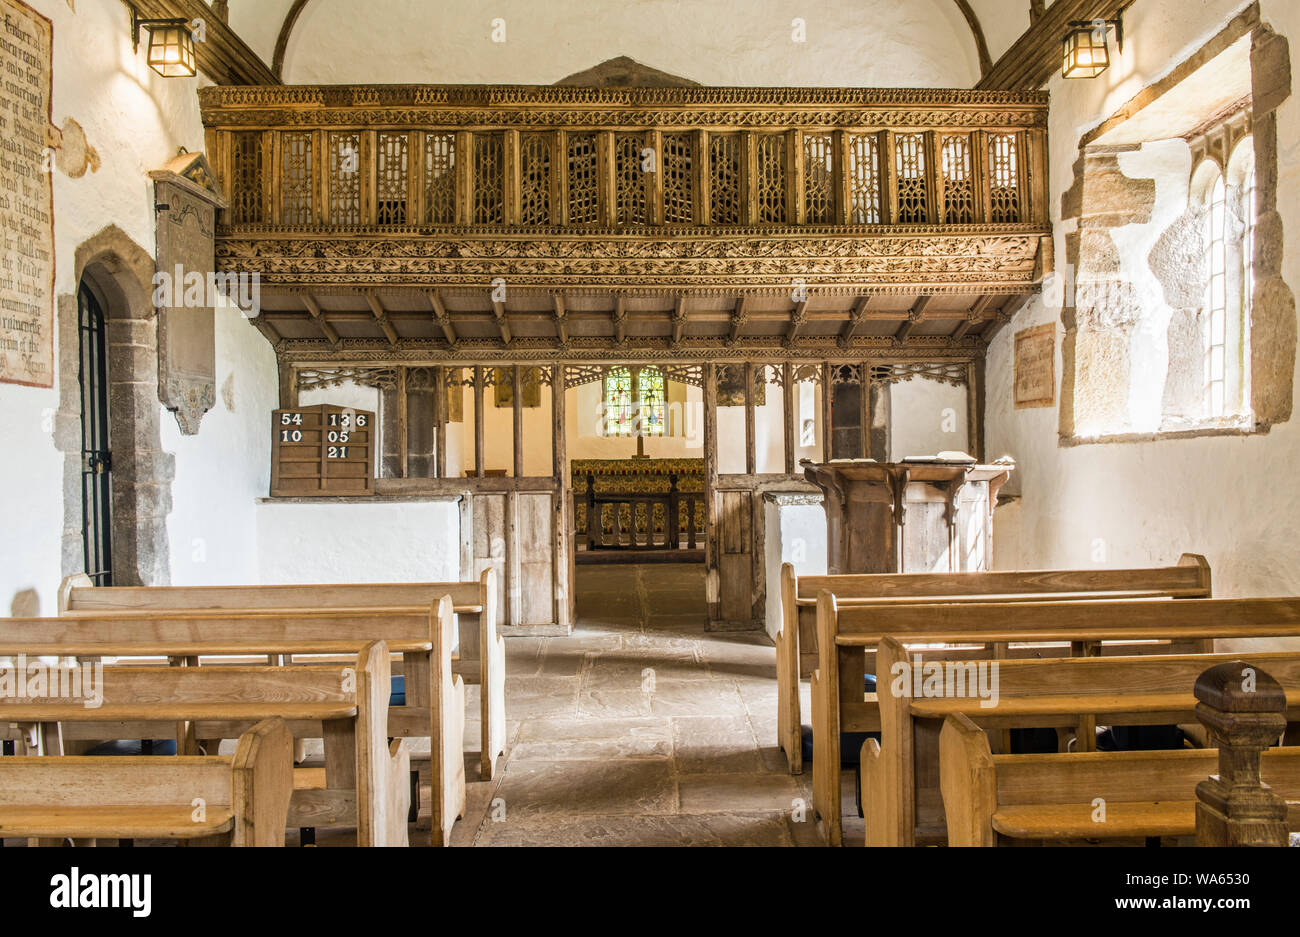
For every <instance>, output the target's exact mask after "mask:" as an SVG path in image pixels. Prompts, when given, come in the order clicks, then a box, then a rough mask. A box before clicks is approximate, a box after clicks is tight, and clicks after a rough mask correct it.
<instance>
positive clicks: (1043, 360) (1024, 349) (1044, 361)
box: [1015, 322, 1056, 410]
mask: <svg viewBox="0 0 1300 937" xmlns="http://www.w3.org/2000/svg"><path fill="white" fill-rule="evenodd" d="M1015 388H1016V389H1015V395H1016V409H1017V410H1025V409H1029V408H1031V407H1051V406H1054V405H1055V404H1056V323H1054V322H1047V323H1044V324H1043V325H1036V326H1034V327H1033V328H1032V329H1025V330H1024V331H1022V332H1017V333H1016V371H1015Z"/></svg>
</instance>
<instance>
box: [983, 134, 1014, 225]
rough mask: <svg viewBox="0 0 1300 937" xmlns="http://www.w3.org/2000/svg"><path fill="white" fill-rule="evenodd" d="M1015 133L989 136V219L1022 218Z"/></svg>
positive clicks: (1008, 220)
mask: <svg viewBox="0 0 1300 937" xmlns="http://www.w3.org/2000/svg"><path fill="white" fill-rule="evenodd" d="M1019 162H1020V160H1019V153H1018V152H1017V147H1016V136H1015V134H1011V133H995V134H992V135H990V136H989V201H990V208H989V221H992V222H994V223H1006V222H1016V221H1019V220H1020V218H1021V206H1020V166H1019Z"/></svg>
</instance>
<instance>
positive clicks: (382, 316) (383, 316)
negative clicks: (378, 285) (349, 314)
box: [366, 293, 397, 345]
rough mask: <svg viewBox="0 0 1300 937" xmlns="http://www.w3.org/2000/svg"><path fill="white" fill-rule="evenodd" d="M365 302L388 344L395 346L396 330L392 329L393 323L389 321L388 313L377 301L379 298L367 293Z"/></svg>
mask: <svg viewBox="0 0 1300 937" xmlns="http://www.w3.org/2000/svg"><path fill="white" fill-rule="evenodd" d="M366 302H367V303H369V305H370V311H371V313H372V314H373V315H374V317H375V321H376V322H378V323H379V327H380V328H381V329H383V330H384V335H385V336H387V338H388V344H390V345H396V344H397V330H396V329H395V328H393V323H392V322H390V321H389V319H388V311H387V310H386V309H384V306H383V304H382V303H381V302H380V301H379V297H378V296H376V295H375V294H374V293H367V294H366Z"/></svg>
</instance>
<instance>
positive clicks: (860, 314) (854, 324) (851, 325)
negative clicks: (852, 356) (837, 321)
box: [839, 296, 871, 348]
mask: <svg viewBox="0 0 1300 937" xmlns="http://www.w3.org/2000/svg"><path fill="white" fill-rule="evenodd" d="M870 302H871V297H870V296H859V297H858V298H857V299H856V300H854V301H853V308H852V309H850V310H849V318H848V321H847V322H845V323H844V327H843V328H841V329H840V338H839V342H840V347H841V348H848V347H849V343H850V342H852V341H853V333H854V332H856V331H857V330H858V326H859V325H861V324H862V320H863V319H864V318H866V315H867V305H868V304H869V303H870Z"/></svg>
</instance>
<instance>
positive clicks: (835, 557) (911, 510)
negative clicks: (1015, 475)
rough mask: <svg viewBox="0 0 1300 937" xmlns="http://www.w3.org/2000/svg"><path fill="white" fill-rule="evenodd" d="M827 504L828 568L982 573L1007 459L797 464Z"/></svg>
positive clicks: (844, 571)
mask: <svg viewBox="0 0 1300 937" xmlns="http://www.w3.org/2000/svg"><path fill="white" fill-rule="evenodd" d="M801 464H802V465H803V467H804V476H805V477H806V478H807V479H808V481H810V482H812V483H813V484H814V485H817V486H818V487H819V488H821V490H822V492H823V494H824V496H825V498H824V503H825V505H826V566H827V572H828V573H830V574H831V575H837V574H850V573H949V572H954V573H955V572H979V571H984V570H988V569H989V568H990V566H991V564H992V559H993V507H994V505H995V504H996V503H997V495H998V489H1000V488H1001V487H1002V486H1003V485H1004V484H1006V482H1007V480H1008V479H1009V478H1010V477H1011V472H1012V471H1013V470H1014V468H1015V466H1014V464H1013V463H1011V462H1005V463H1002V462H999V463H995V464H993V465H976V464H973V463H969V462H946V461H939V460H925V461H908V462H874V461H871V460H869V459H858V460H842V461H834V462H827V463H821V464H816V463H812V462H808V461H804V462H803V463H801Z"/></svg>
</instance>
